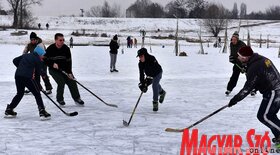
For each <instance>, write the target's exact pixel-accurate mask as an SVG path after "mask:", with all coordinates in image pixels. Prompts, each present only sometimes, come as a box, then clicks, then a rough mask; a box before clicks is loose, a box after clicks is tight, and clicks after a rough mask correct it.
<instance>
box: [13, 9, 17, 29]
mask: <svg viewBox="0 0 280 155" xmlns="http://www.w3.org/2000/svg"><path fill="white" fill-rule="evenodd" d="M13 27H14V28H16V29H17V28H18V14H17V8H16V9H14V22H13Z"/></svg>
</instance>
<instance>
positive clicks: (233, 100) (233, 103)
mask: <svg viewBox="0 0 280 155" xmlns="http://www.w3.org/2000/svg"><path fill="white" fill-rule="evenodd" d="M236 104H237V102H236V101H235V99H233V98H232V99H231V100H230V101H229V104H228V107H232V106H233V105H236Z"/></svg>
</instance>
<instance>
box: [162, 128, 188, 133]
mask: <svg viewBox="0 0 280 155" xmlns="http://www.w3.org/2000/svg"><path fill="white" fill-rule="evenodd" d="M184 130H185V129H173V128H166V129H165V131H166V132H184Z"/></svg>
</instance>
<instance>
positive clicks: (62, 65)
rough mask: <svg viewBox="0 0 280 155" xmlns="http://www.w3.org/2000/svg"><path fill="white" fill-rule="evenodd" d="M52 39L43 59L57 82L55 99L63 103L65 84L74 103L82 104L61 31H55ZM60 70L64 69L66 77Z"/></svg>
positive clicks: (70, 59)
mask: <svg viewBox="0 0 280 155" xmlns="http://www.w3.org/2000/svg"><path fill="white" fill-rule="evenodd" d="M54 39H55V43H53V44H51V45H50V46H49V47H48V48H47V50H46V54H45V59H44V60H45V62H46V64H47V65H48V66H49V71H50V75H51V76H52V77H53V79H54V80H55V82H56V83H57V89H56V100H57V102H58V103H59V104H60V105H65V102H64V97H63V93H64V87H65V84H66V85H67V86H68V88H69V90H70V93H71V96H72V98H73V99H74V101H75V103H76V104H77V105H81V106H83V105H84V101H83V100H81V97H80V93H79V90H78V86H77V83H76V82H75V80H74V76H73V73H72V58H71V52H70V48H69V47H68V46H67V45H66V44H64V41H65V40H64V35H63V34H62V33H56V34H55V36H54ZM60 70H62V71H65V72H66V73H67V74H68V77H66V76H65V75H64V74H63V73H62V72H61V71H60Z"/></svg>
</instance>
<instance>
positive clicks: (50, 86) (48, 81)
mask: <svg viewBox="0 0 280 155" xmlns="http://www.w3.org/2000/svg"><path fill="white" fill-rule="evenodd" d="M43 70H44V71H45V72H46V78H43V81H44V83H45V87H46V90H52V85H51V83H50V79H49V76H48V74H47V65H45V64H44V66H43Z"/></svg>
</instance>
